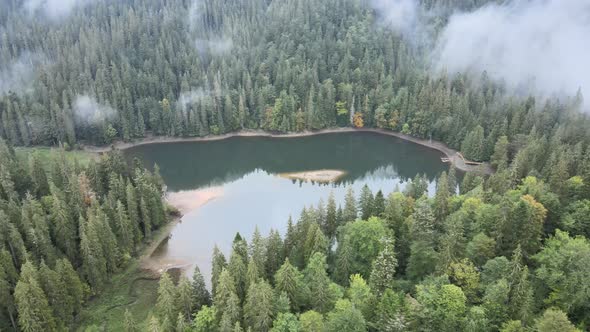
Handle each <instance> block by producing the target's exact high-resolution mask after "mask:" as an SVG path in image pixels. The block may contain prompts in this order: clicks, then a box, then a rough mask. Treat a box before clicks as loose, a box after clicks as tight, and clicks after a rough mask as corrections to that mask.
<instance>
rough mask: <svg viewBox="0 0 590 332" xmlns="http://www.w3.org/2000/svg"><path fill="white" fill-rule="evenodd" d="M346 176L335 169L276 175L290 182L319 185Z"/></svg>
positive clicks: (343, 172)
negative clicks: (298, 181)
mask: <svg viewBox="0 0 590 332" xmlns="http://www.w3.org/2000/svg"><path fill="white" fill-rule="evenodd" d="M345 175H346V172H345V171H342V170H337V169H320V170H316V171H305V172H293V173H280V174H278V176H279V177H282V178H286V179H291V180H300V181H305V182H309V181H312V182H320V183H330V182H335V181H338V180H339V179H341V178H342V177H343V176H345Z"/></svg>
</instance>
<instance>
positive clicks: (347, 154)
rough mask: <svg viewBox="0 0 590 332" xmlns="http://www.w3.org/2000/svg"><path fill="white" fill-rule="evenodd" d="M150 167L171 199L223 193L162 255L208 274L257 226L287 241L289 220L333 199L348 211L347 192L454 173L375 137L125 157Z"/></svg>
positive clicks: (253, 142)
mask: <svg viewBox="0 0 590 332" xmlns="http://www.w3.org/2000/svg"><path fill="white" fill-rule="evenodd" d="M126 155H127V157H128V158H133V157H138V158H139V159H140V160H141V161H142V162H143V163H144V165H145V166H147V167H152V166H153V165H154V164H155V163H157V164H158V165H159V166H160V169H161V174H162V177H163V178H164V180H165V182H166V184H167V185H168V190H169V191H170V192H176V191H183V190H195V189H204V188H207V187H211V186H219V187H221V191H222V196H221V197H219V198H217V199H215V200H213V201H210V202H209V203H207V204H206V205H204V206H202V207H200V208H199V209H197V210H195V211H192V212H190V213H187V214H186V215H185V216H184V217H183V219H182V222H181V223H180V224H178V225H177V226H176V227H175V229H174V230H173V231H172V233H171V234H170V237H169V239H168V241H167V243H164V244H163V245H162V246H161V247H160V248H159V250H158V251H157V253H156V256H157V258H159V259H161V260H162V261H163V262H166V263H169V264H176V265H178V264H181V265H182V264H187V265H190V264H195V263H196V264H198V265H199V267H200V268H201V270H202V271H203V272H204V274H205V275H208V274H209V270H210V257H211V251H212V248H213V246H214V245H215V244H217V245H219V247H220V248H221V249H222V250H223V251H224V252H225V253H228V252H229V249H230V247H231V241H232V239H233V237H234V235H235V233H236V232H240V233H241V234H242V235H245V236H246V237H248V238H249V237H250V235H251V234H252V232H253V231H254V229H255V227H256V226H258V228H259V229H260V231H261V232H262V233H263V234H267V233H268V231H270V229H271V228H274V229H278V230H279V231H280V232H281V233H282V234H283V233H284V230H285V227H286V224H287V220H288V218H289V216H290V215H292V216H293V217H294V219H296V218H297V217H298V215H299V212H300V211H301V209H302V208H303V207H304V206H309V205H312V204H313V205H315V204H317V202H318V201H319V200H320V199H324V201H325V200H326V199H327V198H328V196H329V194H330V192H333V193H334V195H335V197H336V200H337V202H338V203H343V200H344V194H345V192H346V190H347V188H348V186H352V188H353V189H354V190H355V192H356V193H359V192H360V189H361V187H362V186H363V185H364V184H367V185H369V187H371V189H372V190H373V191H374V192H376V191H377V190H379V189H381V190H383V192H384V193H389V192H391V191H393V190H394V188H395V187H396V186H399V187H400V188H403V187H404V185H405V183H406V182H407V180H408V179H410V178H413V177H414V176H415V175H416V174H418V173H421V174H422V173H424V174H426V176H427V177H428V178H429V180H430V181H431V184H430V186H429V190H430V191H431V192H432V191H433V190H434V183H433V180H434V179H435V177H436V176H437V175H438V174H440V173H441V172H442V171H444V170H447V169H448V165H446V164H443V163H442V162H441V161H440V157H441V156H442V155H441V153H440V152H438V151H435V150H432V149H429V148H427V147H424V146H421V145H417V144H414V143H410V142H406V141H403V140H400V139H398V138H395V137H390V136H385V135H380V134H377V133H367V132H357V133H338V134H325V135H318V136H309V137H298V138H265V137H236V138H229V139H226V140H219V141H209V142H186V143H162V144H152V145H143V146H138V147H135V148H132V149H129V150H127V151H126ZM318 169H339V170H344V171H346V172H347V175H346V176H345V177H344V178H342V179H341V180H340V181H339V182H338V183H333V184H314V183H300V182H298V181H292V180H288V179H284V178H281V177H278V176H276V174H277V173H284V172H300V171H309V170H318Z"/></svg>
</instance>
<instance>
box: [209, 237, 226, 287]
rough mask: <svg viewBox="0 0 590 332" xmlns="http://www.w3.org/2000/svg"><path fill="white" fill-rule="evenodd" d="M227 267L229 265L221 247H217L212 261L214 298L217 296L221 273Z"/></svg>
mask: <svg viewBox="0 0 590 332" xmlns="http://www.w3.org/2000/svg"><path fill="white" fill-rule="evenodd" d="M226 267H227V263H226V261H225V256H223V253H222V252H221V250H219V247H217V245H215V247H213V255H212V259H211V295H212V296H213V297H215V296H216V294H217V284H218V283H219V277H220V276H221V272H222V271H223V269H225V268H226Z"/></svg>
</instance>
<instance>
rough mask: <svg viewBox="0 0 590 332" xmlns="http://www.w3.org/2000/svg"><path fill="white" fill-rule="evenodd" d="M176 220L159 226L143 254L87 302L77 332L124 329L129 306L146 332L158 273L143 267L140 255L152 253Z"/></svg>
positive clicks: (78, 321)
mask: <svg viewBox="0 0 590 332" xmlns="http://www.w3.org/2000/svg"><path fill="white" fill-rule="evenodd" d="M172 226H174V223H173V222H172V221H170V222H169V223H168V224H166V225H164V226H162V227H160V228H159V229H157V230H155V231H154V232H153V233H152V238H151V240H150V241H148V242H147V243H144V244H143V245H142V248H141V249H140V250H139V252H140V253H141V255H140V256H139V258H138V257H135V258H132V259H131V260H130V261H129V262H128V263H127V265H126V266H125V268H124V270H122V271H121V272H119V273H117V274H116V275H114V276H113V277H112V278H111V280H110V281H109V283H108V284H107V285H106V286H105V287H104V288H103V289H102V291H100V292H99V294H98V295H97V296H96V297H94V298H92V299H91V300H89V301H88V303H86V305H85V306H84V308H83V309H82V311H81V312H80V314H79V315H78V317H77V319H76V328H75V331H79V332H81V331H85V332H88V331H124V330H125V319H124V317H125V310H126V309H129V311H130V312H131V314H132V315H133V319H134V320H135V322H136V324H137V327H138V328H139V330H140V331H147V329H148V326H147V323H148V317H149V315H150V313H151V312H152V310H153V309H154V306H155V305H156V300H157V299H158V283H159V281H160V278H159V276H157V275H155V274H154V272H152V271H148V270H144V269H142V268H141V266H140V264H141V257H144V255H145V256H149V255H151V253H152V251H153V250H154V248H155V247H156V246H157V245H158V244H159V243H160V242H161V241H162V239H164V238H165V236H167V235H168V233H169V232H170V227H172ZM173 277H174V276H173Z"/></svg>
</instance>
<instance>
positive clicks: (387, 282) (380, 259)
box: [369, 238, 397, 295]
mask: <svg viewBox="0 0 590 332" xmlns="http://www.w3.org/2000/svg"><path fill="white" fill-rule="evenodd" d="M396 268H397V259H396V258H395V250H394V240H393V239H392V238H385V239H383V249H381V252H379V255H378V256H377V258H376V259H375V260H374V261H373V268H372V270H371V277H370V279H369V281H370V284H371V288H372V289H373V290H374V291H375V292H376V293H377V294H378V295H381V294H383V292H384V291H385V290H386V289H388V288H393V284H394V280H395V272H396Z"/></svg>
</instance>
